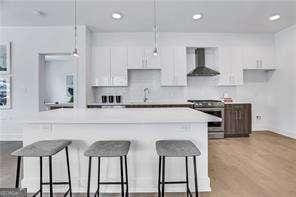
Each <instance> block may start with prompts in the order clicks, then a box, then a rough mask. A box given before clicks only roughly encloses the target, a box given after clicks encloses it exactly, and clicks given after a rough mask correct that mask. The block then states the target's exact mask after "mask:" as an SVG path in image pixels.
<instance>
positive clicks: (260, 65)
mask: <svg viewBox="0 0 296 197" xmlns="http://www.w3.org/2000/svg"><path fill="white" fill-rule="evenodd" d="M260 68H262V60H260Z"/></svg>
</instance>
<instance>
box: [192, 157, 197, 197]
mask: <svg viewBox="0 0 296 197" xmlns="http://www.w3.org/2000/svg"><path fill="white" fill-rule="evenodd" d="M193 168H194V182H195V196H196V197H198V183H197V169H196V156H193Z"/></svg>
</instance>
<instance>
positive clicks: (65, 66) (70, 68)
mask: <svg viewBox="0 0 296 197" xmlns="http://www.w3.org/2000/svg"><path fill="white" fill-rule="evenodd" d="M75 74H76V73H75V62H74V61H72V60H67V61H46V63H45V91H46V97H45V102H47V103H52V102H59V103H68V102H69V97H68V96H67V92H66V76H67V75H74V76H75Z"/></svg>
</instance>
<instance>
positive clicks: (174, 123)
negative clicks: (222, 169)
mask: <svg viewBox="0 0 296 197" xmlns="http://www.w3.org/2000/svg"><path fill="white" fill-rule="evenodd" d="M217 120H218V121H219V120H220V119H219V118H217V117H215V116H211V115H208V114H205V113H202V112H200V111H197V110H193V109H191V108H98V109H57V110H51V111H44V112H39V113H37V114H34V115H32V116H31V117H28V118H26V121H25V124H24V128H23V143H24V145H28V144H31V143H34V142H36V141H40V140H50V139H68V140H71V141H72V144H71V145H70V147H69V155H70V166H71V176H72V188H73V191H74V192H75V193H85V191H86V184H87V169H88V167H87V166H88V159H87V157H85V156H84V151H85V150H86V149H87V147H88V146H90V145H91V144H92V143H94V142H95V141H98V140H130V141H131V148H130V152H129V154H128V168H129V183H130V185H129V188H130V192H142V193H143V192H157V174H158V171H157V166H158V156H157V154H156V151H155V142H156V141H157V140H161V139H184V140H191V141H192V142H193V143H194V144H195V145H196V146H197V147H198V148H199V149H200V151H201V155H200V156H198V157H197V163H198V165H197V168H198V187H199V190H200V191H201V192H207V191H210V190H211V187H210V179H209V176H208V127H207V124H208V121H217ZM63 153H64V152H62V153H61V154H57V155H55V156H54V160H53V162H54V164H53V168H54V169H53V172H54V180H64V179H65V178H67V173H66V170H64V168H63V167H61V166H65V165H66V164H65V156H64V154H63ZM38 164H39V160H38V159H32V158H24V178H23V180H22V187H24V188H28V192H33V191H35V190H36V189H37V187H38V184H39V170H36V166H38ZM44 165H45V166H44V169H46V168H47V163H45V164H44ZM168 165H170V166H171V167H170V168H168V169H167V170H166V177H167V179H168V180H170V179H176V178H178V179H182V178H184V174H185V167H184V159H182V158H176V159H174V161H173V162H172V163H171V161H170V159H168ZM101 167H102V179H104V180H108V181H119V180H120V173H119V164H118V158H104V160H103V162H102V165H101ZM94 171H95V170H94ZM192 178H193V177H192V176H190V179H192ZM91 182H92V183H91V184H92V185H95V184H96V182H97V180H96V176H92V179H91ZM193 183H194V181H193V180H190V184H193ZM191 187H192V188H194V185H191ZM91 190H92V191H91V192H95V190H96V188H95V187H91ZM55 191H56V192H63V191H64V188H58V187H57V188H55ZM167 191H168V192H184V186H183V185H174V186H170V185H168V186H167ZM101 192H103V193H117V192H120V187H113V186H104V187H102V190H101Z"/></svg>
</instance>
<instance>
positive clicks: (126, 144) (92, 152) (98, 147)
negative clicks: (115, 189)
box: [84, 141, 130, 197]
mask: <svg viewBox="0 0 296 197" xmlns="http://www.w3.org/2000/svg"><path fill="white" fill-rule="evenodd" d="M129 148H130V141H96V142H95V143H93V144H92V145H91V146H90V147H89V148H88V149H87V150H86V151H85V153H84V155H85V156H87V157H89V166H88V183H87V196H88V197H89V196H90V178H91V160H92V157H97V158H98V182H97V184H98V186H97V190H96V192H95V196H98V197H99V194H100V185H112V184H114V185H117V184H118V185H119V184H120V185H121V196H122V197H124V185H126V192H125V195H126V197H128V173H127V154H128V152H129ZM101 157H119V158H120V175H121V181H120V182H101V181H100V168H101ZM123 158H124V163H125V181H123Z"/></svg>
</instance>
